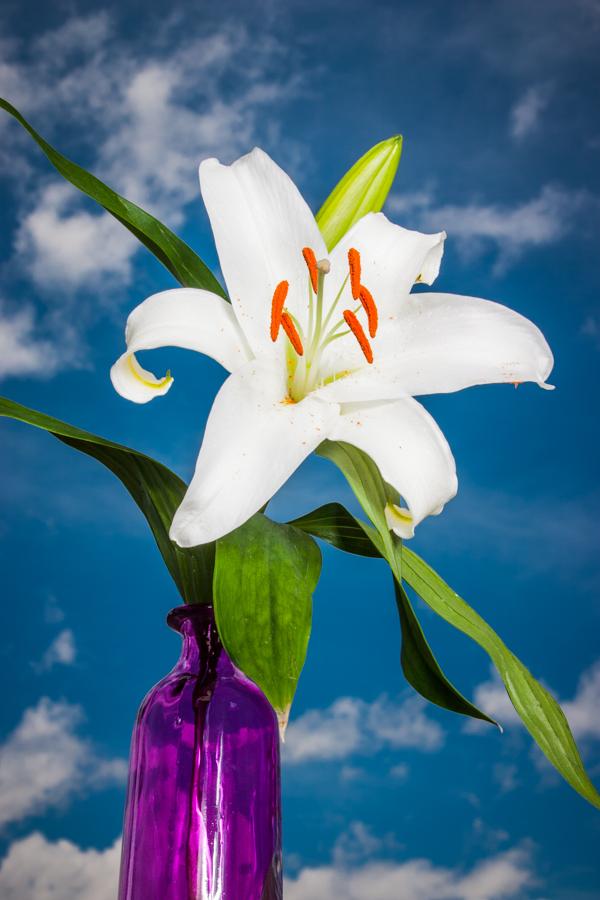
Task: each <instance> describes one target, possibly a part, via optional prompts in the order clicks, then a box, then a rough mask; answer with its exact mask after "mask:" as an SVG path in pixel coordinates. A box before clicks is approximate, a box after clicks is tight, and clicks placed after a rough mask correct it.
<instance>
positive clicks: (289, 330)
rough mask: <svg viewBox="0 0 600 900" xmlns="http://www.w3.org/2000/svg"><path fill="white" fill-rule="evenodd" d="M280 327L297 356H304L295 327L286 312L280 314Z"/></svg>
mask: <svg viewBox="0 0 600 900" xmlns="http://www.w3.org/2000/svg"><path fill="white" fill-rule="evenodd" d="M280 321H281V327H282V328H283V330H284V331H285V333H286V334H287V336H288V340H289V342H290V344H291V345H292V347H293V348H294V350H295V351H296V353H297V354H298V356H304V347H303V346H302V341H301V340H300V335H299V334H298V332H297V330H296V326H295V325H294V321H293V319H292V317H291V316H290V314H289V313H288V312H284V313H282V314H281V320H280Z"/></svg>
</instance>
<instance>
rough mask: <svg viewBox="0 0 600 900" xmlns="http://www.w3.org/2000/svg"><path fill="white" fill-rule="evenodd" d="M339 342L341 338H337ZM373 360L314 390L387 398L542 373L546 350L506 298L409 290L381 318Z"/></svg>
mask: <svg viewBox="0 0 600 900" xmlns="http://www.w3.org/2000/svg"><path fill="white" fill-rule="evenodd" d="M340 343H341V342H340ZM374 354H375V363H374V365H373V366H370V367H368V368H367V367H365V366H361V367H360V369H359V370H358V371H356V372H355V373H354V374H350V375H348V376H347V377H345V378H341V379H339V380H337V381H334V382H332V383H331V384H328V385H326V386H325V387H323V388H321V389H320V390H319V391H317V392H316V394H317V396H321V397H322V398H323V399H329V400H335V401H337V402H344V401H370V400H386V399H387V400H390V399H393V398H395V397H398V396H402V395H404V394H410V395H412V396H419V395H421V394H445V393H450V392H452V391H460V390H462V389H463V388H467V387H472V386H474V385H478V384H494V383H512V384H520V383H522V382H524V381H533V382H535V383H536V384H538V385H539V386H540V387H543V388H547V389H551V387H552V386H551V385H548V384H546V379H547V378H548V376H549V375H550V372H551V371H552V366H553V363H554V360H553V356H552V351H551V350H550V347H549V346H548V343H547V341H546V339H545V337H544V335H543V334H542V332H541V331H540V330H539V328H538V327H537V326H536V325H534V324H533V322H531V321H530V320H529V319H526V318H525V317H524V316H521V315H520V314H519V313H516V312H514V311H513V310H512V309H509V308H508V307H506V306H502V305H501V304H499V303H493V302H492V301H491V300H481V299H479V298H477V297H462V296H459V295H457V294H432V293H426V294H412V295H411V296H410V297H408V298H406V299H405V301H404V302H403V304H402V308H401V310H400V312H399V313H398V315H396V316H392V317H388V318H387V319H386V320H384V321H382V323H381V325H380V330H379V332H378V335H377V339H376V341H375V342H374Z"/></svg>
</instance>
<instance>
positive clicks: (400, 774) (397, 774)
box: [389, 763, 410, 781]
mask: <svg viewBox="0 0 600 900" xmlns="http://www.w3.org/2000/svg"><path fill="white" fill-rule="evenodd" d="M409 773H410V769H409V767H408V766H407V765H406V763H398V764H397V765H395V766H392V768H391V769H390V773H389V774H390V778H393V779H394V780H395V781H406V779H407V778H408V776H409Z"/></svg>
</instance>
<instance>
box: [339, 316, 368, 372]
mask: <svg viewBox="0 0 600 900" xmlns="http://www.w3.org/2000/svg"><path fill="white" fill-rule="evenodd" d="M344 319H345V320H346V325H347V326H348V328H349V329H350V331H351V332H352V333H353V335H354V337H355V338H356V340H357V341H358V343H359V345H360V349H361V350H362V352H363V353H364V354H365V359H366V360H367V362H368V363H372V362H373V351H372V349H371V345H370V343H369V340H368V338H367V336H366V334H365V333H364V331H363V327H362V325H361V324H360V322H359V321H358V319H357V318H356V316H355V315H354V313H353V312H352V310H351V309H345V310H344Z"/></svg>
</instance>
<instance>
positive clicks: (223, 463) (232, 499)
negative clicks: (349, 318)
mask: <svg viewBox="0 0 600 900" xmlns="http://www.w3.org/2000/svg"><path fill="white" fill-rule="evenodd" d="M286 390H287V387H286V381H285V376H284V373H283V371H282V369H281V367H280V366H279V365H278V363H277V361H276V360H273V359H271V360H266V361H265V360H261V361H258V360H253V361H251V362H249V363H247V364H246V365H245V366H244V367H243V368H242V369H239V370H238V371H237V372H234V373H233V374H232V375H230V376H229V378H228V379H227V381H226V382H225V383H224V385H223V386H222V388H221V390H220V391H219V393H218V394H217V397H216V399H215V402H214V405H213V407H212V410H211V412H210V415H209V417H208V422H207V424H206V431H205V434H204V440H203V442H202V447H201V448H200V454H199V456H198V462H197V464H196V471H195V474H194V477H193V479H192V481H191V484H190V486H189V488H188V490H187V493H186V495H185V497H184V500H183V502H182V504H181V506H180V507H179V509H178V510H177V512H176V514H175V517H174V519H173V523H172V525H171V531H170V536H171V539H172V540H174V541H175V542H176V543H177V544H179V546H180V547H195V546H196V545H198V544H204V543H208V542H209V541H214V540H217V539H218V538H220V537H222V536H223V535H225V534H228V533H229V532H230V531H233V529H234V528H237V527H238V526H239V525H242V524H243V523H244V522H246V521H247V520H248V519H249V518H250V517H251V516H252V515H254V513H255V512H257V511H258V510H259V509H260V508H261V507H262V506H263V505H264V504H265V503H266V502H267V501H268V500H270V499H271V497H272V496H273V494H274V493H275V492H276V491H277V490H278V489H279V488H280V487H281V485H282V484H283V483H284V482H285V481H287V479H288V478H289V477H290V475H291V474H292V473H293V472H294V471H295V470H296V469H297V468H298V466H299V465H300V463H301V462H302V461H303V460H304V459H305V458H306V457H307V456H308V455H309V453H311V452H312V451H313V450H314V449H315V448H316V447H317V446H318V445H319V444H320V443H321V441H323V440H324V439H325V438H326V437H327V434H328V431H329V428H330V426H331V423H332V422H333V420H334V419H335V418H336V417H337V416H338V414H339V413H338V407H337V405H336V404H329V403H323V402H322V401H320V400H317V399H315V398H313V397H307V398H305V399H304V400H302V401H301V402H300V403H294V402H293V401H290V400H289V399H288V398H287V396H286Z"/></svg>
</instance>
